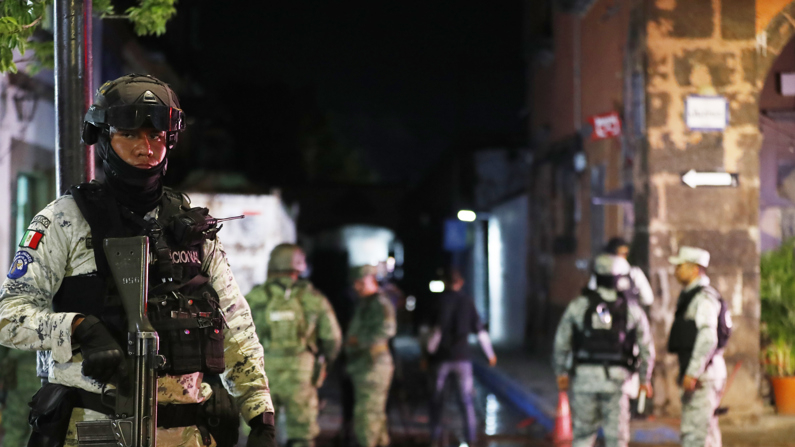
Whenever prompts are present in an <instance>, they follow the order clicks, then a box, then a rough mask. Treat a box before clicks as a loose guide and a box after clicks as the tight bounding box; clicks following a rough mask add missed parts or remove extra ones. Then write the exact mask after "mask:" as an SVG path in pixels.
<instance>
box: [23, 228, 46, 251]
mask: <svg viewBox="0 0 795 447" xmlns="http://www.w3.org/2000/svg"><path fill="white" fill-rule="evenodd" d="M43 237H44V233H39V232H38V231H33V230H28V231H26V232H25V235H24V236H22V241H21V242H20V243H19V246H20V247H22V248H32V249H34V250H35V249H37V248H39V242H41V238H43Z"/></svg>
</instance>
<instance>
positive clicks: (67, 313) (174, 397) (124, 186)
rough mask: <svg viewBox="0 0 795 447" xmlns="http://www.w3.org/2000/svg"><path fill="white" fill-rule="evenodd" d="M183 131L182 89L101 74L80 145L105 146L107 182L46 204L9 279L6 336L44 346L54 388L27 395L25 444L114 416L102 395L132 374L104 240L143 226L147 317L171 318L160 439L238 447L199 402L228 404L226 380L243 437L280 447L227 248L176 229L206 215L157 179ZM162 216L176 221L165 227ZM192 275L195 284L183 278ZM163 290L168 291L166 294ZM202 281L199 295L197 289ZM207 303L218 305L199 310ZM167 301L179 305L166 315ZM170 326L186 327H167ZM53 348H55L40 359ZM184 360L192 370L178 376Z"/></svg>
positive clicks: (70, 438)
mask: <svg viewBox="0 0 795 447" xmlns="http://www.w3.org/2000/svg"><path fill="white" fill-rule="evenodd" d="M183 127H184V116H183V114H182V110H181V109H179V102H178V100H177V98H176V95H175V94H174V92H173V91H172V90H171V89H170V88H169V87H168V86H167V85H166V84H164V83H162V82H160V81H159V80H157V79H155V78H153V77H151V76H143V75H128V76H124V77H122V78H119V79H117V80H115V81H111V82H108V83H105V84H104V85H103V86H102V87H101V88H100V89H99V90H98V91H97V95H96V99H95V104H94V105H92V106H91V108H90V109H89V111H88V113H87V114H86V119H85V123H84V130H83V139H84V141H85V142H86V143H87V144H95V143H96V148H97V153H98V155H99V156H100V158H101V159H102V161H103V170H104V173H105V181H104V182H103V183H91V184H82V185H80V186H79V187H73V188H72V189H71V190H70V193H71V194H67V195H64V196H61V197H59V198H58V199H56V200H55V201H54V202H52V203H51V204H49V205H48V206H47V207H46V208H45V209H44V210H42V211H41V212H39V214H37V215H36V216H35V217H34V218H33V221H32V222H31V224H30V226H29V228H28V231H27V232H26V234H25V237H24V238H23V240H22V241H21V242H20V244H19V245H20V246H19V250H18V251H17V253H16V255H15V257H14V261H13V263H12V266H11V269H10V271H9V272H8V275H7V279H6V281H5V282H4V283H3V285H2V287H0V344H2V345H4V346H8V347H13V348H16V349H21V350H26V351H37V352H38V353H39V354H40V356H39V357H40V359H42V361H41V362H40V364H41V365H42V366H45V367H46V368H44V369H42V370H41V371H40V374H44V377H45V378H46V380H47V383H46V384H45V385H43V386H42V388H41V389H40V390H39V392H38V393H36V396H34V399H33V402H32V404H31V406H32V407H33V409H32V410H31V417H32V420H33V421H34V422H36V425H34V430H33V435H32V438H31V441H30V442H31V444H30V445H36V446H38V447H48V446H51V445H52V446H54V445H67V446H75V445H77V439H76V437H77V433H76V423H77V422H79V421H84V420H99V419H107V418H108V411H109V410H108V409H107V407H105V406H104V405H101V404H100V405H97V404H96V403H97V402H98V401H99V396H98V393H100V392H101V391H102V390H103V389H104V388H105V386H107V385H110V386H111V387H112V386H113V385H114V384H116V383H118V380H120V379H119V378H120V377H122V376H124V375H125V373H126V372H125V368H126V361H125V355H126V354H125V351H126V350H122V349H121V347H120V344H123V343H124V341H120V339H121V338H123V337H126V334H125V332H124V331H125V329H124V328H125V327H126V326H124V323H121V324H119V322H120V321H122V322H123V321H124V318H123V311H122V310H121V309H120V304H118V303H116V304H114V301H113V299H114V297H115V295H114V293H116V292H115V289H109V288H108V284H110V283H111V281H110V278H109V277H108V276H105V275H106V273H105V272H107V271H108V270H109V268H108V262H107V259H106V258H104V254H103V252H102V251H101V247H102V244H103V239H104V237H126V236H135V235H138V234H148V235H149V237H150V241H155V244H156V246H155V247H150V248H156V250H155V251H154V252H153V253H150V254H151V260H152V262H151V265H150V270H149V273H150V277H149V286H150V294H149V298H150V300H151V299H157V300H158V301H157V303H156V304H155V305H153V304H151V303H152V302H151V301H150V305H149V306H148V313H149V315H150V319H151V318H152V315H158V316H159V318H162V320H157V321H155V320H153V321H152V324H153V325H155V328H156V329H157V331H158V333H159V335H160V349H161V353H162V352H163V350H164V349H171V351H170V353H169V354H168V355H166V360H167V362H166V365H165V368H166V369H165V371H164V372H163V373H161V375H160V377H159V378H158V401H159V404H160V408H159V410H158V425H159V426H160V428H158V433H157V441H158V445H159V446H177V445H178V446H184V447H199V446H206V445H210V446H215V445H217V444H222V445H223V444H226V445H229V443H230V439H226V436H217V435H216V438H213V437H212V436H211V435H210V432H208V424H207V423H206V422H207V421H205V420H202V419H201V417H200V416H199V414H201V413H202V412H201V411H199V409H200V407H202V408H204V409H208V408H210V407H215V408H220V407H221V406H223V405H221V404H220V403H218V402H219V399H220V397H221V396H223V397H224V399H227V397H226V395H225V393H226V391H224V388H225V389H226V390H228V392H229V394H230V395H231V396H232V398H233V399H234V400H235V401H236V404H237V406H238V407H239V413H240V414H242V416H243V418H244V419H245V420H246V421H248V422H249V425H251V427H252V430H251V434H250V436H249V438H248V444H247V445H248V446H249V447H254V446H257V447H272V446H274V445H275V436H274V434H275V429H274V425H273V411H274V410H273V404H272V403H271V397H270V394H269V390H268V381H267V378H266V376H265V371H264V369H263V355H262V346H261V345H260V343H259V340H258V339H257V334H256V332H255V329H254V322H253V321H252V318H251V312H250V310H249V307H248V303H247V302H246V300H245V299H244V297H243V295H242V294H241V293H240V290H239V289H238V286H237V283H236V282H235V278H234V276H233V274H232V270H231V268H230V266H229V263H228V261H227V259H226V254H225V253H224V250H223V246H222V245H221V242H220V240H218V239H217V238H216V237H214V233H213V237H212V238H210V237H208V234H209V233H205V232H203V231H204V230H208V231H209V230H211V229H210V228H209V227H206V226H205V227H195V226H191V227H189V228H200V229H201V231H199V232H198V233H196V232H194V234H195V235H196V237H190V238H188V237H187V236H186V235H185V234H183V235H182V236H180V235H178V234H177V233H175V232H174V231H175V230H174V228H177V227H176V225H178V224H180V221H178V220H174V219H180V218H186V219H187V220H188V221H190V222H195V223H199V221H201V222H202V223H206V220H204V216H206V212H204V213H202V212H201V211H202V210H205V211H206V209H198V208H192V209H190V210H189V209H188V208H187V205H186V204H187V201H186V200H185V199H184V198H183V196H182V195H180V194H179V193H175V192H173V191H171V190H169V189H167V188H164V187H163V184H162V183H163V175H164V174H165V167H166V163H167V161H168V159H167V154H168V151H169V150H171V149H172V148H173V146H174V145H175V144H176V141H177V135H178V133H179V132H180V131H181V130H182V129H183ZM81 201H82V202H81ZM191 210H192V212H189V211H191ZM167 211H168V212H171V211H173V212H174V214H172V215H171V216H172V217H174V219H172V220H168V222H164V224H167V225H161V224H160V220H161V218H164V217H165V216H166V215H168V213H167ZM89 219H90V220H89ZM190 222H188V223H189V224H190V225H193V224H191V223H190ZM182 223H185V222H184V221H182ZM103 225H107V226H108V227H109V228H108V227H105V226H103ZM156 228H160V231H159V232H158V231H154V229H156ZM191 231H192V230H191ZM186 241H189V242H190V243H188V242H186ZM183 242H184V243H185V244H186V245H181V244H182V243H183ZM163 273H169V274H170V275H173V277H172V276H168V277H164V276H163ZM188 274H190V275H192V277H193V278H194V279H193V280H191V281H188V282H187V283H186V282H182V281H183V280H186V281H187V278H186V275H188ZM189 286H190V287H189ZM162 288H167V289H168V290H170V292H168V294H167V295H166V294H163V295H159V294H158V293H162V292H157V291H158V290H162ZM196 290H200V291H203V292H200V293H199V295H198V296H197V295H196ZM172 296H173V298H172ZM189 297H190V299H188V298H189ZM115 299H118V298H115ZM205 305H211V306H213V308H214V310H213V311H210V310H209V308H204V310H206V312H205V311H204V310H202V312H199V309H202V308H200V307H199V306H205ZM161 306H162V309H166V311H161ZM172 306H178V307H177V308H178V309H179V310H178V311H177V310H175V311H169V310H168V309H171V308H172ZM183 306H184V307H183ZM194 310H195V312H194ZM169 324H171V325H177V324H179V325H181V326H180V327H181V328H184V330H183V329H179V330H174V331H161V329H158V327H163V325H169ZM120 326H121V329H119V327H120ZM167 332H168V333H167ZM175 337H177V338H179V340H180V342H174V341H173V340H174V339H175ZM45 351H48V352H47V354H48V355H42V354H45ZM180 355H181V356H182V357H180ZM210 363H212V364H210ZM177 369H181V370H182V371H183V372H180V373H177V372H174V373H170V372H169V371H177ZM205 371H209V372H211V373H212V372H213V371H218V373H220V374H221V378H222V379H223V385H224V386H223V387H221V388H220V389H217V391H216V389H214V388H212V387H211V385H209V384H208V383H206V382H205V381H204V380H203V379H204V377H205ZM76 396H77V397H76ZM60 397H64V398H60ZM216 398H219V399H216ZM89 401H91V402H94V404H90V403H89ZM207 402H211V403H210V404H209V405H204V404H205V403H207ZM226 408H230V406H229V405H227V407H226ZM183 410H194V411H193V412H192V414H193V415H194V417H189V418H188V419H190V422H188V421H187V420H183V421H181V422H177V421H176V419H172V420H171V422H174V425H171V424H169V425H168V427H164V426H163V424H162V423H161V422H162V421H161V416H162V417H164V418H166V417H168V416H169V415H177V414H178V413H181V414H187V413H186V411H183ZM231 416H232V417H233V420H234V421H236V420H237V418H238V416H237V415H235V414H232V415H231ZM234 433H236V429H235V430H234ZM231 442H232V443H233V442H234V441H231Z"/></svg>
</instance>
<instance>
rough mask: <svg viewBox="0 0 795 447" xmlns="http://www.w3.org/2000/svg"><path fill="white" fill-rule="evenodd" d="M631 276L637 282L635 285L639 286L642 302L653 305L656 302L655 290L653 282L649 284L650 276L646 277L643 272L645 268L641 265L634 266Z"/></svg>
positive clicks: (645, 304)
mask: <svg viewBox="0 0 795 447" xmlns="http://www.w3.org/2000/svg"><path fill="white" fill-rule="evenodd" d="M630 276H631V277H632V282H633V283H635V287H637V288H638V295H640V296H639V298H640V304H643V305H644V306H651V305H652V303H654V291H653V290H652V288H651V284H649V280H648V278H646V275H645V274H644V273H643V270H641V269H640V268H639V267H632V270H630Z"/></svg>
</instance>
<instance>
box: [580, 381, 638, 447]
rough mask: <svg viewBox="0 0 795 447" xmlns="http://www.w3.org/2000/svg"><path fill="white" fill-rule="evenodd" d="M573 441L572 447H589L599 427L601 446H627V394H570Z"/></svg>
mask: <svg viewBox="0 0 795 447" xmlns="http://www.w3.org/2000/svg"><path fill="white" fill-rule="evenodd" d="M571 414H572V429H573V432H574V442H573V443H572V447H592V446H593V445H594V442H596V435H597V433H598V431H599V427H600V426H601V427H602V430H603V431H604V434H605V447H627V444H628V443H629V416H630V413H629V396H628V395H627V394H624V393H621V392H615V393H583V392H572V393H571Z"/></svg>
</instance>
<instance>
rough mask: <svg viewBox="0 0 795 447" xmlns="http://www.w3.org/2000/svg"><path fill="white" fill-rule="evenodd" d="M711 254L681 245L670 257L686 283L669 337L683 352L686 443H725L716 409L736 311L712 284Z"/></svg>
mask: <svg viewBox="0 0 795 447" xmlns="http://www.w3.org/2000/svg"><path fill="white" fill-rule="evenodd" d="M709 258H710V256H709V252H708V251H706V250H702V249H700V248H696V247H680V249H679V253H678V255H677V256H672V257H671V258H670V259H669V260H670V262H671V264H673V265H675V266H676V271H675V272H674V276H676V279H677V281H679V283H680V284H682V286H683V289H682V294H681V295H680V296H679V301H678V303H677V312H676V316H675V318H674V324H673V326H672V328H671V335H670V340H669V342H668V350H669V351H671V352H674V353H676V354H678V357H679V370H680V374H679V380H680V382H681V384H682V426H681V430H680V432H681V436H682V446H683V447H720V446H721V433H720V426H719V425H718V417H717V416H716V415H715V410H716V409H717V408H718V405H719V404H720V398H721V395H722V394H723V387H724V386H725V384H726V362H725V360H724V359H723V347H724V345H725V343H726V341H728V335H727V334H725V332H724V331H721V327H723V328H726V327H728V329H729V330H730V329H731V326H732V325H731V314H730V313H728V312H726V311H725V308H724V309H723V310H724V311H723V312H721V306H722V304H723V305H725V303H723V301H722V300H723V299H722V298H721V296H720V293H719V292H718V291H717V290H715V289H714V288H712V287H711V286H710V285H709V283H710V281H709V277H708V276H707V267H708V266H709ZM721 317H722V318H723V319H724V321H723V323H724V324H721V321H720V318H721ZM724 336H725V339H724ZM680 347H685V349H679V348H680Z"/></svg>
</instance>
